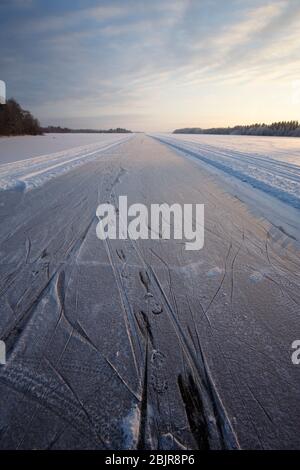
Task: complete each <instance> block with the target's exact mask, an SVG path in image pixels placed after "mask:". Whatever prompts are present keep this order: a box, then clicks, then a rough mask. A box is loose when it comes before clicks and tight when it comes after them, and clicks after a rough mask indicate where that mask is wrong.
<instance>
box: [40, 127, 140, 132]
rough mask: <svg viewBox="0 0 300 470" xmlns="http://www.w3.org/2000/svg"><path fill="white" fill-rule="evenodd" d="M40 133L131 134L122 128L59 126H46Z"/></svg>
mask: <svg viewBox="0 0 300 470" xmlns="http://www.w3.org/2000/svg"><path fill="white" fill-rule="evenodd" d="M42 131H43V132H45V133H52V134H53V133H56V134H72V133H77V134H78V133H83V134H114V133H118V134H123V133H131V131H129V130H127V129H123V128H122V127H117V128H116V129H98V130H97V129H69V128H68V127H60V126H48V127H42Z"/></svg>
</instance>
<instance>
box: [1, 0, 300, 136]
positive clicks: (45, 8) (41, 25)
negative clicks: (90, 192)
mask: <svg viewBox="0 0 300 470" xmlns="http://www.w3.org/2000/svg"><path fill="white" fill-rule="evenodd" d="M0 79H2V80H5V82H6V86H7V95H8V97H10V96H13V97H15V98H16V99H17V100H18V101H19V102H20V103H21V104H22V105H23V107H26V108H28V109H30V110H31V111H32V112H33V113H34V114H35V115H36V116H37V117H38V118H39V119H40V121H41V122H42V124H44V125H46V124H59V125H66V126H71V127H93V128H99V127H105V128H107V127H115V126H122V127H127V128H130V129H133V130H145V131H150V130H153V131H158V130H162V131H168V130H173V129H174V128H176V127H183V126H199V127H210V126H218V125H233V124H244V123H250V122H256V121H266V122H270V121H274V120H286V119H300V0H272V1H267V0H226V1H224V0H151V1H143V0H110V1H105V0H103V1H96V0H52V1H51V2H50V1H49V0H0Z"/></svg>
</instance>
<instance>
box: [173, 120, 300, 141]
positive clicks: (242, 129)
mask: <svg viewBox="0 0 300 470" xmlns="http://www.w3.org/2000/svg"><path fill="white" fill-rule="evenodd" d="M173 134H214V135H248V136H249V135H255V136H268V137H300V123H299V122H298V121H279V122H273V123H272V124H265V123H262V124H261V123H258V124H250V125H238V126H234V127H212V128H209V129H202V128H200V127H184V128H182V129H175V130H174V131H173Z"/></svg>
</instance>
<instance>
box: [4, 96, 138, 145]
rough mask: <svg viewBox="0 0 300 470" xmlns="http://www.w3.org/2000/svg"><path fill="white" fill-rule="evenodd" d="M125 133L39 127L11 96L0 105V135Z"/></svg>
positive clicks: (33, 118)
mask: <svg viewBox="0 0 300 470" xmlns="http://www.w3.org/2000/svg"><path fill="white" fill-rule="evenodd" d="M49 132H52V133H79V132H80V133H88V134H91V133H108V134H111V133H120V134H122V133H125V132H126V133H127V132H131V131H129V130H127V129H123V128H121V127H117V128H116V129H108V130H100V129H99V130H95V129H69V128H68V127H60V126H48V127H41V125H40V123H39V121H38V120H37V119H36V118H35V117H34V116H33V115H32V114H31V113H30V112H29V111H26V110H25V109H23V108H22V107H21V106H20V104H19V103H17V101H16V100H15V99H13V98H11V99H9V100H7V101H6V104H3V105H0V136H13V135H42V134H44V133H49Z"/></svg>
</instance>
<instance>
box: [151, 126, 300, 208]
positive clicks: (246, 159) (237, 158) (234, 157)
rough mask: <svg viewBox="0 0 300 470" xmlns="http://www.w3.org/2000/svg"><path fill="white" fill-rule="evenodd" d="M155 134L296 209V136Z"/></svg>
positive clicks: (299, 193) (299, 188)
mask: <svg viewBox="0 0 300 470" xmlns="http://www.w3.org/2000/svg"><path fill="white" fill-rule="evenodd" d="M157 137H158V138H159V139H160V140H162V141H163V142H167V143H169V144H171V145H172V146H173V147H174V148H178V149H180V150H183V151H185V152H187V154H189V155H191V156H193V157H196V158H198V159H199V160H200V161H201V162H203V163H205V164H207V165H209V166H211V167H213V168H216V169H218V170H221V171H222V172H224V173H225V174H228V175H232V176H235V177H236V178H238V179H240V180H241V181H244V182H247V183H249V184H250V185H252V186H253V187H254V188H257V189H260V190H262V191H264V192H266V193H268V194H271V195H272V196H274V197H276V198H278V199H280V200H281V201H283V202H286V203H287V204H289V205H291V206H293V207H295V208H297V209H300V139H299V138H288V137H286V138H284V137H257V136H221V135H183V134H161V135H158V136H157Z"/></svg>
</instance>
